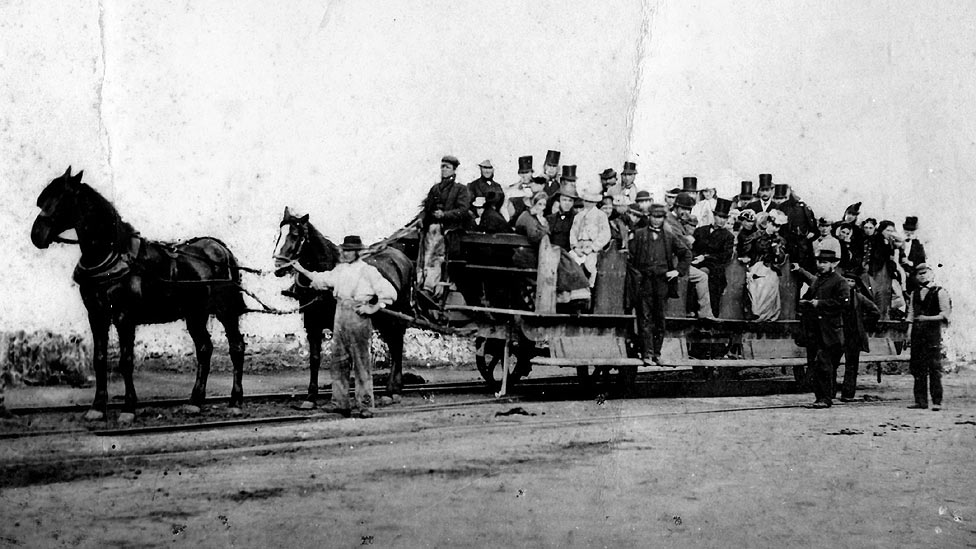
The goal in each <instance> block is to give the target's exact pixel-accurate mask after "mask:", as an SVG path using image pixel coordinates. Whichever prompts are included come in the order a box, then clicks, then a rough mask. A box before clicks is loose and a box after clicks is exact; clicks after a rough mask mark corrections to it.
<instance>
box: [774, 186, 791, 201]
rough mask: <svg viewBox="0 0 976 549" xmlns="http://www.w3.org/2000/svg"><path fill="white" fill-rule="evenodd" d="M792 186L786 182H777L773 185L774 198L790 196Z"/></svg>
mask: <svg viewBox="0 0 976 549" xmlns="http://www.w3.org/2000/svg"><path fill="white" fill-rule="evenodd" d="M789 190H790V186H789V185H787V184H785V183H777V184H775V185H773V198H787V197H788V196H789Z"/></svg>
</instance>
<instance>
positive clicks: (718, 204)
mask: <svg viewBox="0 0 976 549" xmlns="http://www.w3.org/2000/svg"><path fill="white" fill-rule="evenodd" d="M731 211H732V201H731V200H726V199H724V198H716V199H715V210H714V211H713V212H712V213H713V214H714V215H720V216H722V217H728V216H729V212H731Z"/></svg>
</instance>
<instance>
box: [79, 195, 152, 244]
mask: <svg viewBox="0 0 976 549" xmlns="http://www.w3.org/2000/svg"><path fill="white" fill-rule="evenodd" d="M78 187H79V189H80V191H81V192H80V194H79V196H82V197H83V198H84V199H85V201H86V202H87V204H88V207H89V208H90V209H91V210H92V211H91V213H92V214H94V215H96V216H100V217H102V218H106V219H108V220H109V223H110V226H111V227H113V228H114V230H115V243H116V246H121V248H117V249H119V250H120V251H121V250H124V249H126V247H127V246H128V245H129V244H128V243H129V239H131V238H132V237H133V236H139V231H137V230H136V228H135V227H133V226H132V225H131V224H130V223H129V222H127V221H125V220H123V219H122V216H121V215H119V211H118V210H117V209H116V208H115V205H114V204H112V202H111V201H110V200H109V199H107V198H105V197H104V196H102V194H101V193H99V192H98V191H96V190H95V189H94V188H93V187H92V186H91V185H89V184H88V183H79V184H78Z"/></svg>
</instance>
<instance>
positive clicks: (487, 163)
mask: <svg viewBox="0 0 976 549" xmlns="http://www.w3.org/2000/svg"><path fill="white" fill-rule="evenodd" d="M478 167H480V168H494V166H492V165H491V160H485V161H484V162H482V163H481V164H478Z"/></svg>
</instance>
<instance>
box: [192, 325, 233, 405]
mask: <svg viewBox="0 0 976 549" xmlns="http://www.w3.org/2000/svg"><path fill="white" fill-rule="evenodd" d="M208 317H209V315H207V314H206V313H204V314H196V315H193V316H188V317H186V329H187V331H189V332H190V337H191V338H193V346H194V347H195V348H196V351H197V380H196V383H195V384H194V385H193V392H192V393H190V405H191V406H196V407H199V406H202V405H203V401H204V399H206V397H207V378H208V377H210V357H211V356H212V355H213V342H212V341H211V340H210V332H209V331H208V330H207V319H208ZM228 337H229V335H228ZM232 352H233V351H232Z"/></svg>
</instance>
